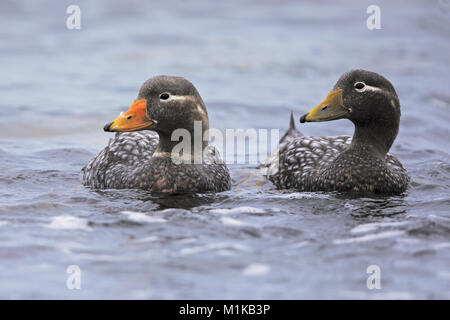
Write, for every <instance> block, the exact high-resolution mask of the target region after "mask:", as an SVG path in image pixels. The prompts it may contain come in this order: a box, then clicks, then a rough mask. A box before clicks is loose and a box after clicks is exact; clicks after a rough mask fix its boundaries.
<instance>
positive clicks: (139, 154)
mask: <svg viewBox="0 0 450 320" xmlns="http://www.w3.org/2000/svg"><path fill="white" fill-rule="evenodd" d="M158 142H159V136H158V134H157V133H156V132H153V131H138V132H117V133H116V135H115V137H114V138H113V139H111V140H110V141H109V143H108V146H107V147H106V148H105V149H103V150H102V151H101V152H100V153H99V154H98V155H97V156H96V157H95V158H93V159H92V160H91V161H90V162H89V163H88V164H87V165H86V166H85V167H84V168H83V169H82V171H83V184H84V185H86V186H91V187H93V188H111V187H114V185H117V184H121V181H123V180H124V179H126V177H128V176H130V175H135V174H136V170H138V169H140V168H141V165H142V163H143V162H145V161H149V160H150V159H151V157H152V155H153V153H154V152H155V150H156V147H157V145H158Z"/></svg>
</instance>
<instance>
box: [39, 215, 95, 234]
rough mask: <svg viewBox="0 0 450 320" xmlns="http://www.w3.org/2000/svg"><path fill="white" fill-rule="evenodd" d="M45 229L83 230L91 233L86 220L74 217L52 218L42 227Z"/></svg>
mask: <svg viewBox="0 0 450 320" xmlns="http://www.w3.org/2000/svg"><path fill="white" fill-rule="evenodd" d="M43 226H44V227H45V228H49V229H55V230H77V229H79V230H85V231H92V228H90V227H89V226H88V225H87V220H86V219H82V218H79V217H74V216H67V215H64V216H57V217H53V218H52V221H51V222H50V223H49V224H44V225H43Z"/></svg>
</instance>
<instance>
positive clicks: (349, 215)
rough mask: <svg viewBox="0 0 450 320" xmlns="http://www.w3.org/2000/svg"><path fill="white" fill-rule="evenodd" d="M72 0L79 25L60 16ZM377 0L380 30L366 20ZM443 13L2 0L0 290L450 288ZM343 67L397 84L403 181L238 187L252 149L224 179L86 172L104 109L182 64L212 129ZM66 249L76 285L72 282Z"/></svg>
mask: <svg viewBox="0 0 450 320" xmlns="http://www.w3.org/2000/svg"><path fill="white" fill-rule="evenodd" d="M70 4H78V5H80V7H81V11H82V20H81V30H68V29H67V28H66V25H65V23H66V18H67V16H68V15H67V14H66V13H65V11H66V8H67V6H68V5H70ZM370 4H377V5H379V6H380V8H381V25H382V29H381V30H368V29H367V27H366V19H367V17H368V15H367V14H366V8H367V7H368V6H369V5H370ZM449 18H450V5H449V3H448V1H445V0H441V1H403V2H396V3H392V2H390V1H376V3H373V1H358V2H356V1H355V2H351V1H344V2H339V3H338V2H336V1H311V2H308V3H300V2H297V1H275V0H272V1H269V0H266V1H256V0H255V1H217V2H213V1H206V0H205V1H195V2H194V1H162V2H157V1H145V2H144V1H125V2H119V1H114V2H112V1H95V3H94V1H75V0H74V1H56V0H55V1H40V2H39V3H38V2H36V1H2V2H0V70H1V77H0V97H1V98H0V128H1V129H0V297H1V298H37V299H40V298H74V299H78V298H144V299H153V298H162V299H165V298H194V299H197V298H208V299H209V298H274V299H278V298H286V299H297V298H344V299H347V298H369V299H372V298H388V299H391V298H401V299H404V298H406V299H409V298H412V299H414V298H445V299H449V298H450V269H449V265H450V213H449V208H450V199H449V178H450V160H449V153H448V150H449V146H450V142H449V137H450V136H449V129H448V128H449V127H448V124H449V121H450V112H449V111H450V110H449V108H450V95H449V91H448V88H449V85H448V82H449V77H448V75H449V74H450V67H449V65H450V64H449V63H450V58H449V54H448V53H449V52H450V42H449V40H450V39H449V37H450V23H449ZM351 68H365V69H368V70H372V71H376V72H378V73H380V74H382V75H384V76H386V77H387V78H388V79H390V80H391V81H392V82H393V84H394V86H395V88H396V90H397V93H398V95H399V97H400V101H401V105H402V119H401V127H400V133H399V136H398V138H397V140H396V142H395V143H394V146H393V148H392V150H391V152H392V153H394V154H395V155H397V156H398V157H399V159H400V160H401V161H402V162H403V164H404V165H405V166H406V168H407V169H408V170H409V173H410V175H411V178H412V183H411V187H410V189H409V190H408V192H407V194H406V196H404V197H379V198H350V197H346V196H343V195H334V194H317V193H287V192H279V191H276V190H275V189H274V188H273V186H272V185H271V184H270V183H265V184H264V185H262V186H261V187H258V186H252V185H251V184H245V185H239V183H240V182H242V181H243V180H244V179H245V176H246V174H247V173H248V172H250V171H251V170H252V168H251V166H245V165H239V166H231V170H232V175H233V179H234V186H233V189H232V190H231V191H229V192H224V193H220V194H216V195H198V196H189V197H186V196H185V197H182V196H176V197H174V196H171V197H169V196H167V197H163V196H155V195H151V194H148V193H146V192H142V191H131V190H127V191H114V190H105V191H92V190H89V189H86V188H84V187H83V186H82V185H81V183H80V180H81V171H80V169H81V167H82V166H83V165H85V164H86V163H87V162H88V161H89V160H90V159H91V158H92V157H93V156H94V155H95V154H96V153H98V151H99V150H101V148H103V147H104V146H105V144H106V143H107V141H108V139H109V138H110V137H111V134H108V133H104V132H103V131H102V127H103V125H104V124H105V123H106V122H108V121H110V120H112V119H113V118H115V117H116V116H117V114H118V112H119V111H122V110H125V109H127V107H128V106H129V105H130V103H131V102H132V100H133V99H134V98H135V97H136V94H137V91H138V88H139V86H140V85H141V83H142V82H143V81H144V80H146V79H147V78H149V77H151V76H154V75H157V74H169V75H181V76H184V77H186V78H188V79H189V80H191V81H192V82H193V83H194V84H195V85H196V87H197V88H198V90H199V91H200V93H201V95H202V97H203V99H204V100H205V102H206V105H207V107H208V111H209V115H210V123H211V126H213V127H216V128H222V129H223V128H279V129H280V130H281V131H282V132H283V131H284V130H285V129H286V128H287V124H288V118H289V112H290V110H294V112H295V115H296V120H297V121H298V117H299V115H300V114H302V113H304V112H306V111H307V110H309V109H310V108H311V107H313V106H315V105H317V104H318V103H319V102H320V101H322V99H323V98H324V97H325V95H326V94H327V92H328V91H329V90H330V89H331V88H332V86H333V85H334V83H335V81H336V80H337V79H338V77H339V76H340V74H341V73H343V72H344V71H347V70H348V69H351ZM297 125H298V127H299V129H300V130H301V131H302V132H303V133H304V134H307V135H336V134H351V133H352V129H353V128H352V125H351V124H350V123H349V122H346V121H336V122H329V123H323V124H307V125H300V124H299V123H298V122H297ZM238 185H239V186H238ZM69 265H78V266H79V267H80V268H81V271H82V276H81V290H68V289H67V287H66V279H67V277H68V274H67V273H66V269H67V267H68V266H69ZM369 265H378V266H379V267H380V269H381V286H382V288H381V289H380V290H368V289H367V287H366V279H367V277H368V276H369V275H368V274H367V273H366V268H367V267H368V266H369Z"/></svg>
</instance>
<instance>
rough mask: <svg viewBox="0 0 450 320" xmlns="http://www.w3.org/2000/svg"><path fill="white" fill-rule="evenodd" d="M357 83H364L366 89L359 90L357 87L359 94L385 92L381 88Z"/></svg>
mask: <svg viewBox="0 0 450 320" xmlns="http://www.w3.org/2000/svg"><path fill="white" fill-rule="evenodd" d="M357 83H362V84H363V85H364V87H362V88H361V89H358V88H356V87H355V90H356V91H358V92H365V91H372V92H383V89H380V88H378V87H374V86H369V85H367V84H365V83H364V82H357Z"/></svg>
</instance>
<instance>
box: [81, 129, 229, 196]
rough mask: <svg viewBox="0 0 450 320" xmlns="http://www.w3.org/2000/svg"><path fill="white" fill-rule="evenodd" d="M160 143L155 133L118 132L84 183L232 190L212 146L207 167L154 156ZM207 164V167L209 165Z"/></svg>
mask: <svg viewBox="0 0 450 320" xmlns="http://www.w3.org/2000/svg"><path fill="white" fill-rule="evenodd" d="M158 142H159V137H158V134H157V133H155V132H152V131H140V132H123V133H116V136H115V138H114V139H111V140H110V142H109V144H108V146H107V147H106V148H105V149H103V150H102V151H101V152H100V153H99V154H98V155H97V156H96V157H95V158H94V159H92V160H91V161H90V162H89V164H88V165H86V167H84V168H83V169H82V170H83V172H84V174H83V184H84V185H86V186H90V187H93V188H96V189H125V188H129V189H136V188H138V189H145V190H149V191H152V192H209V191H210V192H220V191H224V190H229V189H230V187H231V181H230V176H229V172H228V169H227V167H226V166H225V165H224V164H222V163H221V160H220V156H219V155H218V153H217V151H216V150H215V148H213V147H212V146H208V147H207V148H208V152H207V153H206V154H207V156H206V159H204V160H205V164H175V163H173V162H172V159H171V158H170V157H166V156H161V157H160V156H156V157H154V156H153V154H154V152H155V150H156V147H157V145H158ZM206 163H207V164H206Z"/></svg>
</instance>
